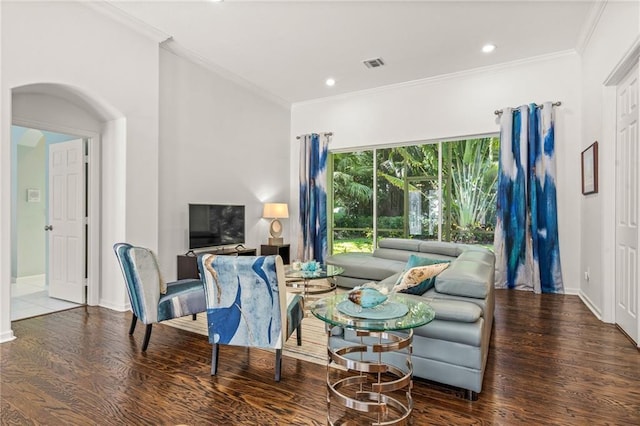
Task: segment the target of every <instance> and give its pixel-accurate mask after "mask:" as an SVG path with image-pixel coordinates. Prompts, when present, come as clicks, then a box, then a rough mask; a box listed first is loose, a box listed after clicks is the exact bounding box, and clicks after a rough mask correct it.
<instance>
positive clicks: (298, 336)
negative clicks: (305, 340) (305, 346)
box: [296, 322, 302, 346]
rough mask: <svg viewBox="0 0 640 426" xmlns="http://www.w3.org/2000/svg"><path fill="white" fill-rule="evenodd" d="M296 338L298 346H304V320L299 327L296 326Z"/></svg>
mask: <svg viewBox="0 0 640 426" xmlns="http://www.w3.org/2000/svg"><path fill="white" fill-rule="evenodd" d="M296 340H297V343H298V346H302V322H301V323H300V325H299V326H298V328H296Z"/></svg>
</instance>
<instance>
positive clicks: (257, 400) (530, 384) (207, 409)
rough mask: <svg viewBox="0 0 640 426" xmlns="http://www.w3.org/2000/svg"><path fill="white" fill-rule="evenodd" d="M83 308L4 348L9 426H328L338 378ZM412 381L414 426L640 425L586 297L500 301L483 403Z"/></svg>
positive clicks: (624, 342)
mask: <svg viewBox="0 0 640 426" xmlns="http://www.w3.org/2000/svg"><path fill="white" fill-rule="evenodd" d="M130 320H131V314H130V313H121V312H115V311H111V310H108V309H104V308H99V307H81V308H76V309H72V310H68V311H64V312H60V313H55V314H50V315H45V316H41V317H35V318H30V319H26V320H21V321H16V322H14V323H13V330H14V333H15V334H16V336H17V337H18V338H17V339H16V340H14V341H11V342H7V343H4V344H2V345H0V411H1V412H0V424H2V425H5V424H6V425H11V424H20V425H27V424H36V425H39V424H46V425H57V424H60V425H62V424H64V425H69V424H71V425H76V424H77V425H94V424H95V425H104V424H107V425H109V424H118V425H120V424H135V425H147V424H148V425H178V424H186V425H203V424H216V425H218V424H220V425H245V424H247V425H255V424H260V425H283V424H286V425H289V424H290V425H321V424H326V409H327V406H326V382H325V381H326V367H324V366H321V365H317V364H312V363H309V362H305V361H300V360H297V359H294V358H290V357H287V356H284V357H283V372H282V380H281V381H280V382H275V381H274V380H273V376H274V362H275V357H274V354H273V352H271V351H263V350H259V349H246V348H236V347H227V346H223V347H221V350H220V358H219V367H218V368H219V370H218V374H217V375H216V376H211V375H210V362H211V345H210V344H209V343H208V340H207V338H206V336H202V335H198V334H195V333H191V332H187V331H183V330H179V329H176V328H174V327H169V326H165V325H162V324H159V325H154V327H153V333H152V336H151V342H150V345H149V349H148V351H147V352H146V353H141V352H140V347H141V345H142V339H143V335H144V326H142V325H140V324H139V325H138V327H137V329H136V331H135V333H134V335H133V336H129V335H128V328H129V324H130ZM458 395H460V391H459V390H455V389H451V388H448V387H446V386H440V385H437V384H434V383H430V382H425V381H422V380H419V379H416V380H415V381H414V388H413V397H414V411H413V424H414V425H513V424H532V425H534V424H535V425H584V424H590V425H631V424H640V352H639V351H638V350H637V349H636V348H635V347H634V346H633V345H631V344H630V342H629V340H628V339H627V338H626V337H625V336H623V335H622V333H620V332H619V331H618V330H617V329H616V328H615V326H613V325H611V324H604V323H602V322H600V321H599V320H598V319H597V318H595V317H594V316H593V315H592V314H591V312H590V311H589V310H588V309H587V308H586V306H584V304H583V303H582V302H581V301H580V299H579V298H578V297H576V296H566V295H534V294H531V293H526V292H521V291H505V290H502V291H497V292H496V311H495V322H494V329H493V334H492V339H491V349H490V352H489V358H488V360H487V369H486V373H485V380H484V383H483V392H482V393H481V394H480V395H479V399H478V401H475V402H470V401H466V400H464V399H461V398H460V397H459V396H458Z"/></svg>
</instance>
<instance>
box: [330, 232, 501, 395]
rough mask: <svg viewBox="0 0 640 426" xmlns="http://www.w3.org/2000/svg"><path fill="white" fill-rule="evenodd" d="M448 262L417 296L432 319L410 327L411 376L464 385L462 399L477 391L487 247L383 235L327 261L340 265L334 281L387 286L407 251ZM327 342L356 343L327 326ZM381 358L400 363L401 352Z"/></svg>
mask: <svg viewBox="0 0 640 426" xmlns="http://www.w3.org/2000/svg"><path fill="white" fill-rule="evenodd" d="M412 254H413V255H417V256H422V257H428V258H430V259H442V260H449V261H451V263H450V265H449V267H448V268H447V269H445V270H444V271H443V272H441V273H440V274H439V275H438V276H437V277H436V279H435V287H434V288H431V289H430V290H428V291H427V292H426V293H424V294H423V295H421V296H416V295H410V294H407V295H406V297H411V298H417V299H418V300H423V301H425V302H427V303H429V304H430V305H431V306H432V307H433V309H434V310H435V312H436V317H435V319H434V320H433V321H432V322H431V323H429V324H426V325H424V326H422V327H419V328H417V329H415V330H414V338H413V355H412V362H413V369H414V376H415V377H420V378H423V379H427V380H432V381H435V382H438V383H443V384H446V385H450V386H454V387H456V388H460V389H463V390H465V391H466V392H465V396H466V398H468V399H472V400H475V399H477V394H478V393H480V392H481V391H482V381H483V377H484V371H485V366H486V362H487V355H488V353H489V341H490V338H491V329H492V324H493V310H494V267H495V256H494V254H493V252H492V251H490V250H488V249H485V248H482V247H479V246H471V245H464V244H457V243H446V242H437V241H421V240H411V239H400V238H388V239H384V240H381V241H380V242H379V247H378V248H377V249H376V250H375V251H374V252H373V253H372V254H371V253H342V254H337V255H333V256H329V257H328V258H327V263H328V264H331V265H337V266H341V267H343V268H344V273H343V274H341V275H340V276H339V277H337V285H338V286H341V287H346V288H352V287H354V286H357V285H361V284H365V283H369V282H372V281H375V282H378V283H379V284H378V285H380V286H385V287H388V288H390V287H392V286H393V285H394V284H395V283H396V281H397V279H398V277H399V276H400V274H401V273H402V271H403V270H404V267H405V265H406V263H407V259H408V258H409V256H410V255H412ZM332 334H333V337H332V338H331V344H332V345H333V346H336V347H340V346H345V345H347V343H348V342H351V343H357V342H358V341H359V338H358V337H356V336H355V333H354V332H353V330H342V329H336V330H333V331H332ZM385 357H386V361H387V362H390V363H392V364H396V365H402V364H403V363H404V362H405V359H406V356H405V355H404V354H402V353H388V354H385Z"/></svg>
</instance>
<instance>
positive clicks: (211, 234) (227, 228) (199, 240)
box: [189, 204, 244, 250]
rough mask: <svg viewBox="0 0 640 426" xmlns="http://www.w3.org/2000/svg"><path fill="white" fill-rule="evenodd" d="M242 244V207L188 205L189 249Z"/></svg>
mask: <svg viewBox="0 0 640 426" xmlns="http://www.w3.org/2000/svg"><path fill="white" fill-rule="evenodd" d="M242 243H244V206H231V205H222V204H189V249H190V250H193V249H197V248H203V247H214V246H224V245H229V244H242Z"/></svg>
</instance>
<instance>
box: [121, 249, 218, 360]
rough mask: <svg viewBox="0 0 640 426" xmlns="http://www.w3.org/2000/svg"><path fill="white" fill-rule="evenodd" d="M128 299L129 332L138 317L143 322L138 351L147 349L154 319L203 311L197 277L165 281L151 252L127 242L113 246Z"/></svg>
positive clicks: (162, 319)
mask: <svg viewBox="0 0 640 426" xmlns="http://www.w3.org/2000/svg"><path fill="white" fill-rule="evenodd" d="M113 250H114V251H115V252H116V257H117V258H118V262H119V263H120V268H121V269H122V275H123V276H124V281H125V284H126V288H127V293H128V294H129V301H130V302H131V311H132V312H133V318H132V320H131V326H130V328H129V334H130V335H132V334H133V331H134V330H135V328H136V323H137V321H138V319H140V321H142V323H143V324H146V325H147V329H146V330H145V334H144V341H143V343H142V352H145V351H146V350H147V346H149V339H150V338H151V327H152V325H153V324H155V323H159V322H161V321H166V320H169V319H173V318H179V317H183V316H186V315H193V319H196V314H197V313H200V312H205V311H206V308H207V306H206V300H205V295H204V286H203V284H202V281H201V280H198V279H186V280H178V281H173V282H168V283H165V282H164V281H163V280H162V277H161V275H160V268H159V267H158V262H157V260H156V257H155V255H154V254H153V252H152V251H151V250H149V249H147V248H144V247H135V246H132V245H131V244H127V243H117V244H115V245H114V246H113Z"/></svg>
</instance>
